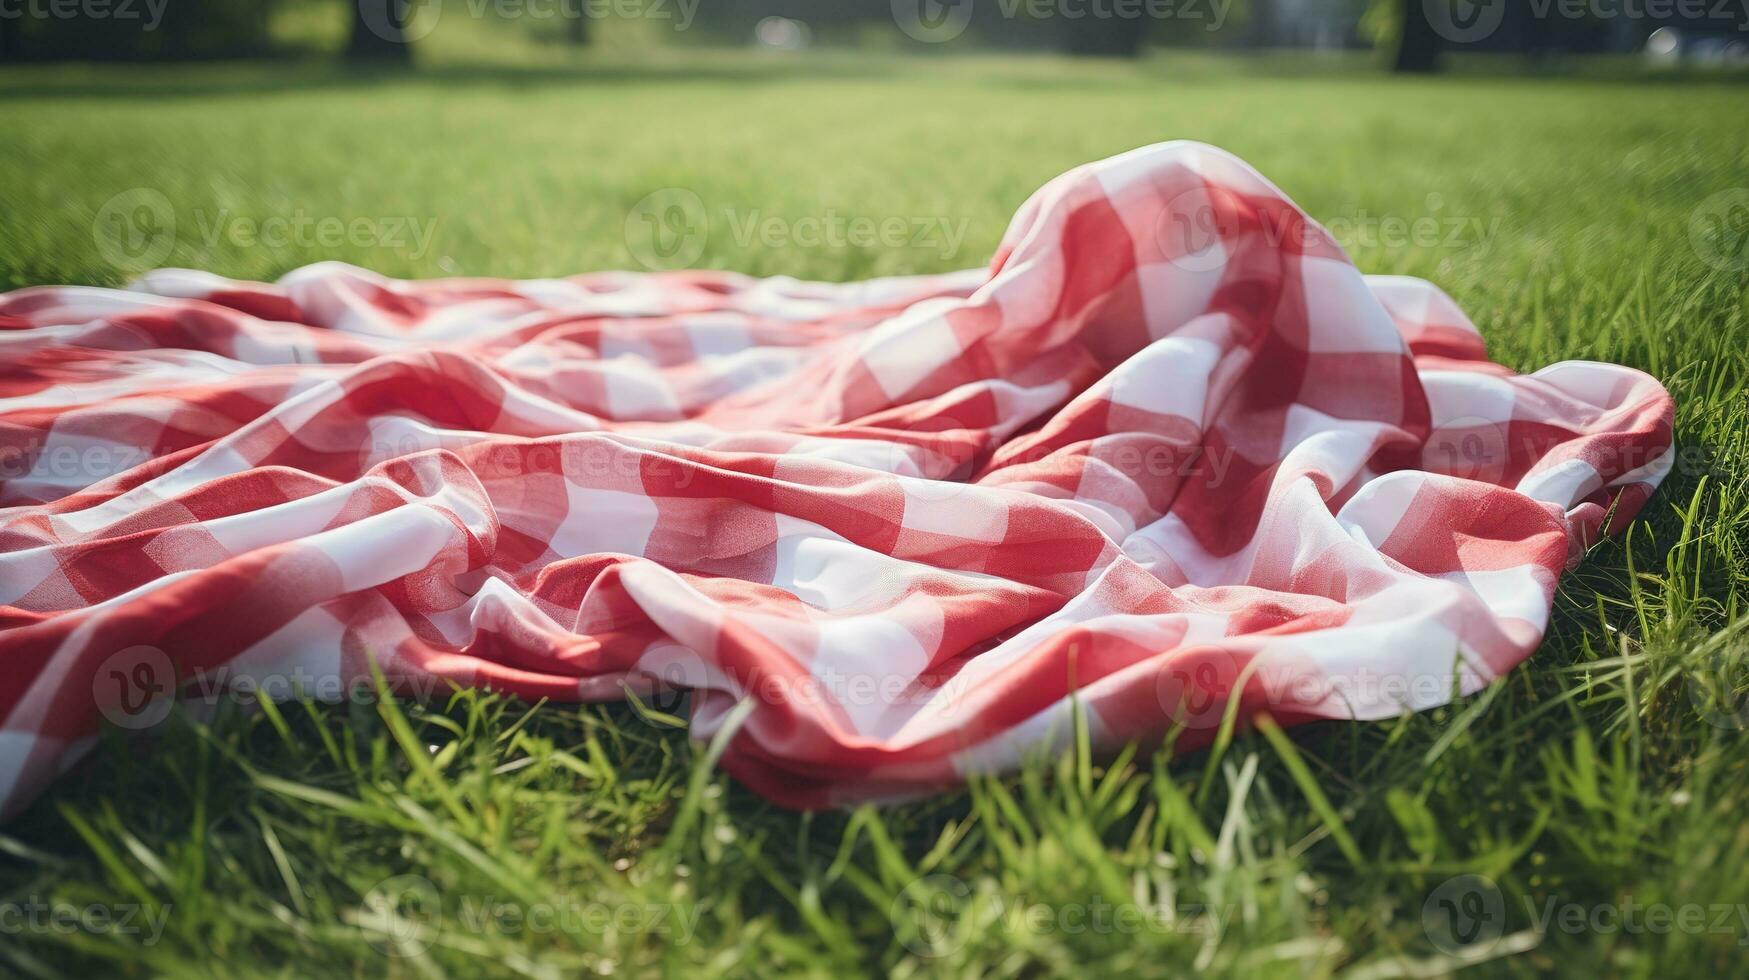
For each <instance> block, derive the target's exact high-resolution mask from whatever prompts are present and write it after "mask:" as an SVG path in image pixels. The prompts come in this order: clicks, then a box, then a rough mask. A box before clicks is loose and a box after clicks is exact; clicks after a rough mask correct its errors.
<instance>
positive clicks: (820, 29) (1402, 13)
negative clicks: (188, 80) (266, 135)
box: [0, 0, 1749, 71]
mask: <svg viewBox="0 0 1749 980" xmlns="http://www.w3.org/2000/svg"><path fill="white" fill-rule="evenodd" d="M1746 28H1749V3H1745V2H1744V0H1512V2H1508V0H358V2H357V3H348V2H347V0H0V61H7V62H28V61H56V60H125V61H158V60H189V59H227V58H239V57H333V58H344V59H349V60H352V61H364V62H377V63H384V62H386V63H395V62H402V63H414V62H421V61H438V62H441V61H443V60H445V59H454V58H469V57H489V56H491V55H493V54H494V53H495V54H498V55H505V54H506V53H507V52H508V51H510V50H512V49H520V51H521V52H522V53H524V54H526V53H527V52H529V51H531V50H538V49H542V48H544V49H547V52H546V53H547V54H549V55H553V54H562V53H564V52H565V51H566V50H567V49H569V50H572V51H581V50H587V49H591V48H593V49H607V50H622V51H636V50H647V49H651V48H657V47H677V48H718V49H722V48H751V49H764V50H770V51H782V50H792V51H793V50H800V49H805V48H810V47H822V48H829V49H848V48H861V49H882V50H892V49H906V48H908V49H912V50H917V51H930V52H932V53H937V54H951V53H963V52H969V51H980V50H982V51H1025V50H1031V51H1051V52H1060V53H1067V54H1081V55H1105V56H1118V57H1140V56H1146V55H1150V54H1155V53H1160V52H1170V51H1172V50H1174V49H1201V50H1205V51H1209V52H1219V53H1224V54H1233V55H1252V56H1255V55H1258V54H1267V53H1271V52H1312V53H1316V54H1318V55H1320V56H1324V57H1327V58H1335V59H1341V58H1350V59H1352V58H1357V57H1358V58H1376V59H1378V61H1379V62H1380V63H1381V64H1383V65H1386V66H1388V67H1391V68H1394V69H1396V70H1400V71H1434V70H1439V69H1441V68H1444V67H1449V66H1450V64H1451V63H1452V62H1454V61H1456V62H1461V61H1462V60H1464V59H1467V58H1478V57H1479V58H1485V59H1492V61H1493V62H1494V63H1495V64H1496V65H1498V63H1499V62H1501V61H1502V60H1503V59H1511V60H1514V61H1516V62H1517V63H1518V65H1520V66H1522V67H1524V68H1526V69H1541V70H1550V69H1552V68H1557V67H1560V66H1562V65H1563V64H1564V63H1570V62H1571V61H1572V60H1573V59H1578V58H1598V57H1602V58H1609V57H1612V56H1613V57H1614V58H1616V59H1618V60H1619V59H1622V58H1624V57H1637V58H1639V59H1640V60H1641V61H1642V62H1643V63H1644V66H1645V67H1646V68H1648V69H1658V68H1665V69H1669V68H1675V67H1686V68H1690V69H1695V68H1714V69H1729V68H1731V67H1734V66H1741V65H1743V64H1745V63H1746V62H1749V33H1745V30H1746Z"/></svg>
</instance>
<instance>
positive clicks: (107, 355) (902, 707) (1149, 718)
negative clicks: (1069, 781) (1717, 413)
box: [0, 143, 1672, 815]
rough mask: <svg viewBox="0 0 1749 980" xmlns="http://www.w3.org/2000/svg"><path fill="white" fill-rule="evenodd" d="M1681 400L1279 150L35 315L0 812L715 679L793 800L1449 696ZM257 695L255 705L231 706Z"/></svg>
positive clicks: (190, 283)
mask: <svg viewBox="0 0 1749 980" xmlns="http://www.w3.org/2000/svg"><path fill="white" fill-rule="evenodd" d="M1671 416H1672V405H1671V401H1670V398H1669V396H1668V395H1667V394H1666V392H1665V391H1664V389H1663V388H1662V386H1660V385H1659V384H1658V382H1656V381H1655V380H1653V379H1652V378H1650V377H1648V376H1647V375H1645V374H1642V373H1640V372H1638V371H1634V370H1631V369H1628V368H1623V367H1617V366H1613V365H1606V364H1596V363H1585V362H1563V363H1560V364H1556V365H1553V366H1551V367H1548V368H1545V369H1543V370H1541V371H1538V372H1536V373H1534V374H1529V375H1517V374H1514V373H1512V372H1511V371H1508V370H1507V369H1505V368H1503V367H1500V366H1499V365H1496V364H1493V363H1491V362H1490V361H1488V359H1487V357H1486V354H1485V352H1484V349H1483V345H1482V341H1481V338H1480V336H1479V334H1478V333H1477V331H1476V329H1475V328H1474V326H1473V325H1472V324H1471V323H1470V321H1469V320H1468V319H1467V318H1466V317H1465V316H1464V314H1463V312H1462V311H1461V310H1459V309H1458V307H1457V306H1456V304H1454V303H1453V302H1452V300H1451V299H1450V298H1449V297H1447V296H1446V295H1445V294H1444V293H1443V292H1441V291H1440V290H1439V289H1437V288H1436V287H1434V286H1432V285H1430V284H1428V283H1426V282H1423V281H1420V280H1416V279H1408V278H1403V277H1380V276H1363V275H1362V274H1361V273H1360V272H1359V271H1357V270H1356V269H1355V267H1354V266H1353V265H1352V263H1350V262H1349V260H1348V258H1347V257H1346V256H1345V255H1344V254H1343V252H1342V250H1341V249H1340V248H1339V247H1338V246H1337V245H1336V244H1335V242H1334V241H1332V240H1331V238H1330V237H1329V236H1328V235H1327V234H1326V233H1325V232H1324V231H1323V230H1322V229H1321V228H1319V227H1318V225H1317V224H1316V223H1315V222H1313V221H1311V220H1310V219H1309V218H1307V217H1306V216H1305V214H1304V213H1303V212H1301V211H1300V210H1299V209H1298V208H1296V207H1295V206H1294V205H1293V204H1292V203H1291V202H1290V201H1289V200H1288V199H1287V198H1286V196H1285V195H1283V194H1282V193H1281V192H1280V191H1279V190H1278V189H1276V188H1275V187H1274V186H1273V185H1271V184H1270V183H1269V182H1268V181H1266V180H1264V179H1263V178H1262V177H1261V176H1259V175H1258V174H1257V173H1256V172H1255V171H1254V170H1252V169H1251V168H1250V167H1248V166H1246V165H1245V164H1244V163H1242V162H1241V161H1239V160H1238V159H1236V158H1234V157H1232V156H1231V155H1228V154H1226V153H1223V152H1221V151H1219V150H1216V149H1213V148H1210V147H1207V146H1202V145H1198V144H1193V143H1168V144H1161V145H1157V146H1150V147H1145V148H1142V149H1139V150H1135V151H1133V152H1130V153H1126V154H1123V155H1121V156H1118V157H1114V158H1111V159H1109V160H1104V161H1100V162H1098V163H1093V164H1089V165H1087V166H1084V167H1080V168H1077V169H1075V170H1073V171H1070V172H1069V173H1066V174H1064V175H1062V176H1061V177H1058V178H1057V179H1055V180H1053V181H1051V182H1050V183H1048V184H1047V185H1045V186H1044V187H1043V188H1042V189H1040V190H1039V191H1038V192H1037V193H1035V194H1034V195H1033V196H1032V197H1031V198H1030V199H1029V200H1028V201H1027V202H1026V203H1025V204H1024V205H1023V206H1022V207H1021V209H1020V211H1019V212H1018V213H1017V215H1016V217H1015V218H1014V221H1013V223H1012V224H1011V225H1010V227H1009V229H1008V231H1007V233H1006V235H1005V237H1004V239H1003V242H1002V244H1001V246H1000V248H999V249H998V252H997V254H996V255H995V257H994V258H993V260H992V262H991V264H990V266H989V268H988V269H983V270H968V271H965V272H960V273H953V274H948V275H936V276H918V277H905V278H893V279H882V280H876V281H871V282H864V283H846V284H838V283H816V282H803V281H798V280H794V279H789V278H782V277H779V278H773V279H766V280H756V279H752V278H748V277H745V276H740V275H735V274H730V273H715V272H682V273H654V274H630V273H603V274H593V275H583V276H576V277H572V278H568V279H558V280H540V281H502V280H484V279H453V280H434V281H421V282H405V281H396V280H390V279H386V278H384V277H382V276H379V275H375V274H373V273H370V272H368V271H365V270H362V269H358V268H353V267H350V266H345V265H339V264H334V263H324V264H320V265H316V266H310V267H307V268H304V269H299V270H297V271H295V272H292V273H290V274H288V275H286V276H285V277H283V278H282V279H281V280H279V282H278V283H276V284H272V285H267V284H259V283H248V282H237V281H232V280H227V279H222V278H219V277H217V276H214V275H211V274H208V273H202V272H196V271H190V270H176V269H170V270H161V271H158V272H153V273H150V274H148V275H146V276H145V277H144V278H142V279H141V280H139V281H138V282H136V283H135V284H133V285H132V286H131V287H129V288H128V289H126V290H113V289H98V288H83V287H40V288H30V289H23V290H19V291H16V292H13V293H10V294H6V295H4V296H0V719H3V721H0V815H10V814H12V813H15V812H17V811H18V810H19V809H20V808H21V807H23V806H25V805H27V804H28V803H29V802H30V801H31V799H33V798H34V797H35V796H36V795H37V794H38V793H39V792H40V791H41V789H42V788H43V786H44V785H45V784H46V783H47V782H48V781H49V780H50V779H51V778H52V777H53V776H54V775H55V774H56V773H58V772H60V771H62V770H63V769H65V768H66V767H67V766H68V765H69V764H70V763H71V762H72V761H73V760H75V759H76V758H77V757H78V755H79V754H80V753H81V752H82V751H83V750H84V749H85V748H87V747H88V746H89V745H90V744H91V742H92V740H93V738H94V736H95V733H96V732H97V731H98V729H99V726H100V725H102V724H114V725H120V726H122V727H126V728H135V729H144V728H149V727H151V726H152V725H154V724H157V723H158V722H159V721H161V720H162V719H163V718H164V716H165V715H166V714H167V713H168V710H169V706H170V703H171V701H172V699H173V698H175V697H178V696H181V697H184V698H187V697H197V698H198V697H208V698H211V697H222V696H238V694H237V692H247V696H251V697H254V696H265V697H276V698H278V697H290V696H293V695H295V694H300V693H302V694H308V695H311V696H315V697H318V698H324V699H329V700H333V699H338V698H344V697H347V696H349V694H350V692H352V691H353V690H354V687H355V685H357V684H359V683H360V682H368V678H369V677H370V671H371V664H372V663H373V662H374V663H376V664H377V665H378V666H379V667H380V668H381V670H382V671H383V673H384V674H385V675H386V676H387V677H389V678H390V679H391V680H392V681H393V682H394V683H395V684H396V685H397V686H398V687H399V688H401V689H402V690H404V691H407V692H409V693H412V694H431V695H437V694H443V693H446V692H447V691H448V690H449V685H450V684H451V683H452V682H453V683H455V684H460V685H464V686H473V687H490V688H492V689H494V690H500V691H505V692H510V693H513V694H516V695H519V696H521V697H524V698H530V699H533V698H539V697H548V698H554V699H557V700H561V701H577V700H602V699H614V698H620V697H623V696H624V694H625V692H626V691H627V690H628V689H629V690H631V691H634V692H637V693H639V694H640V695H641V696H646V697H647V696H650V695H652V694H655V693H660V692H669V691H682V690H684V691H690V692H691V697H690V724H691V727H692V731H693V734H694V735H695V737H700V738H703V737H709V736H711V735H712V734H714V733H715V732H716V731H717V730H718V729H719V727H720V726H722V725H723V724H724V723H725V720H726V719H728V718H729V717H730V713H731V710H732V709H733V708H734V707H735V706H736V705H737V704H739V703H741V702H743V701H750V702H751V707H750V709H749V711H748V712H747V713H746V715H745V720H744V723H742V724H741V725H740V727H739V729H738V730H737V731H736V732H735V734H734V737H733V739H732V740H731V741H730V743H729V747H728V750H727V752H726V753H725V755H724V756H723V764H724V765H725V766H726V767H727V768H728V769H729V770H730V771H731V772H732V773H734V774H735V775H736V776H737V777H738V778H740V779H741V780H743V781H744V782H746V783H747V784H749V785H750V786H752V787H753V788H755V789H756V790H758V791H759V792H761V793H762V794H764V795H766V796H768V797H770V798H771V799H773V800H775V801H777V802H779V803H781V804H784V805H787V806H796V807H819V806H829V805H836V804H840V803H845V802H851V801H857V800H865V799H889V798H896V797H902V796H907V795H912V794H916V793H919V792H924V791H927V790H930V789H933V788H937V787H941V786H946V785H951V784H953V783H955V782H956V781H958V780H961V779H963V778H964V777H965V775H966V774H968V773H971V772H981V771H989V770H999V769H1002V768H1005V767H1010V766H1012V765H1014V764H1016V762H1017V761H1018V760H1020V759H1021V757H1022V756H1023V755H1024V754H1025V753H1027V752H1029V751H1034V750H1049V749H1050V748H1052V747H1053V746H1056V745H1058V744H1062V743H1066V741H1067V740H1068V739H1069V738H1071V737H1072V735H1073V729H1072V720H1071V719H1072V704H1073V703H1074V702H1076V701H1078V702H1079V704H1080V706H1081V708H1082V710H1083V714H1084V717H1085V719H1086V724H1087V725H1088V727H1089V729H1090V733H1091V736H1092V738H1093V740H1094V742H1095V744H1096V745H1098V746H1101V747H1107V748H1109V747H1112V746H1116V745H1119V744H1122V743H1125V742H1128V741H1133V740H1138V739H1157V738H1159V737H1161V736H1163V735H1164V734H1165V733H1167V732H1168V731H1169V730H1172V729H1174V728H1175V727H1176V728H1178V729H1180V730H1181V732H1182V737H1181V738H1180V739H1179V741H1178V743H1177V744H1178V745H1180V746H1192V745H1196V744H1198V743H1199V741H1202V740H1206V738H1207V737H1208V736H1209V735H1210V734H1212V732H1213V730H1214V728H1215V727H1216V726H1218V724H1219V723H1220V721H1221V716H1222V713H1223V711H1224V710H1225V709H1226V708H1227V706H1228V703H1229V701H1230V700H1231V701H1235V702H1236V703H1237V705H1238V710H1239V711H1240V713H1241V715H1242V716H1244V715H1249V714H1251V713H1253V712H1256V711H1260V710H1267V711H1268V712H1269V713H1270V714H1271V715H1273V716H1274V717H1275V718H1277V719H1278V720H1279V721H1281V722H1283V723H1286V724H1291V723H1294V722H1301V721H1306V720H1311V719H1318V718H1354V719H1368V718H1380V717H1386V716H1390V715H1394V714H1397V713H1399V712H1401V711H1404V710H1419V709H1424V708H1428V707H1431V706H1435V705H1439V704H1444V703H1446V702H1448V701H1449V700H1450V699H1451V698H1452V697H1453V696H1454V695H1456V694H1459V693H1469V692H1473V691H1475V690H1477V689H1479V688H1480V687H1481V686H1482V685H1484V684H1486V683H1487V682H1488V681H1490V680H1491V679H1493V678H1496V677H1498V676H1500V675H1501V674H1502V673H1503V672H1505V671H1507V670H1509V669H1510V668H1511V667H1513V666H1514V665H1515V664H1517V663H1519V662H1520V661H1522V660H1523V659H1524V658H1525V657H1527V656H1528V655H1529V654H1530V653H1531V651H1532V650H1533V649H1534V648H1535V647H1536V645H1537V643H1538V642H1539V640H1540V639H1541V636H1542V633H1543V630H1544V628H1545V626H1546V623H1547V618H1548V613H1549V609H1550V604H1551V601H1552V597H1553V593H1554V588H1555V585H1556V581H1557V577H1558V575H1559V574H1560V573H1561V572H1562V571H1563V569H1564V568H1566V567H1568V566H1569V565H1570V564H1571V563H1572V562H1574V561H1576V560H1577V559H1578V557H1579V556H1580V555H1581V553H1582V552H1583V550H1584V549H1585V548H1586V547H1587V545H1588V544H1590V543H1591V542H1592V541H1594V540H1595V539H1596V537H1597V536H1598V535H1599V534H1601V533H1606V532H1609V531H1613V530H1616V529H1619V528H1620V527H1622V526H1623V525H1624V523H1625V522H1626V521H1627V520H1628V519H1629V518H1631V517H1632V516H1633V514H1634V513H1635V512H1636V511H1637V510H1638V509H1639V507H1640V506H1641V505H1642V504H1643V503H1644V502H1645V500H1646V499H1647V497H1648V496H1649V495H1650V494H1651V492H1652V491H1653V489H1654V488H1655V487H1656V486H1657V484H1658V482H1659V480H1660V479H1661V478H1662V477H1663V475H1664V474H1665V473H1666V472H1667V470H1668V469H1669V466H1670V461H1671V458H1672V451H1671V443H1672V435H1671ZM225 692H231V693H230V694H226V693H225Z"/></svg>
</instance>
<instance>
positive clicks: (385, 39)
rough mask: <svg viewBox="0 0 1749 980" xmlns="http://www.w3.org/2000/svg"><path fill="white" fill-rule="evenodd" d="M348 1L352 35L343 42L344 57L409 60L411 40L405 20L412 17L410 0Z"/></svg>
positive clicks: (403, 61)
mask: <svg viewBox="0 0 1749 980" xmlns="http://www.w3.org/2000/svg"><path fill="white" fill-rule="evenodd" d="M350 2H351V3H352V37H351V40H349V41H348V42H347V45H346V57H347V60H349V61H370V62H376V63H379V64H402V65H405V64H411V63H412V61H413V44H412V42H411V41H410V40H408V38H407V22H408V21H410V20H412V17H413V3H412V2H411V0H350Z"/></svg>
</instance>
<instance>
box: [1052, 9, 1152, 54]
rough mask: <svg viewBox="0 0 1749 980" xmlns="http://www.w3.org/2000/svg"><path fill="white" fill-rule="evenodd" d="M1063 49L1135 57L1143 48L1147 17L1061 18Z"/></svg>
mask: <svg viewBox="0 0 1749 980" xmlns="http://www.w3.org/2000/svg"><path fill="white" fill-rule="evenodd" d="M1060 20H1061V21H1062V26H1061V27H1060V28H1059V30H1060V31H1061V32H1062V33H1061V40H1062V44H1063V50H1064V51H1067V52H1068V53H1069V54H1077V55H1116V56H1119V57H1124V58H1133V57H1135V56H1136V55H1137V54H1139V53H1140V52H1141V50H1142V35H1143V34H1144V33H1146V31H1147V27H1148V19H1147V18H1146V17H1094V16H1090V15H1088V16H1082V17H1078V18H1067V17H1065V18H1060Z"/></svg>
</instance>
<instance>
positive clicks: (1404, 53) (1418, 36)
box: [1396, 0, 1440, 72]
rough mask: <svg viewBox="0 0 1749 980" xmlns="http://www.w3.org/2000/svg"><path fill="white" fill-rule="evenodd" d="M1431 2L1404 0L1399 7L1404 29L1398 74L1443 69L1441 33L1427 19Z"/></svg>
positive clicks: (1397, 65) (1399, 50)
mask: <svg viewBox="0 0 1749 980" xmlns="http://www.w3.org/2000/svg"><path fill="white" fill-rule="evenodd" d="M1427 2H1428V0H1403V2H1402V5H1401V6H1400V7H1399V8H1398V9H1399V10H1400V11H1402V14H1403V30H1402V35H1401V37H1399V38H1398V40H1397V63H1396V70H1397V71H1400V72H1430V71H1438V70H1439V47H1440V45H1439V32H1438V31H1436V30H1434V27H1433V21H1431V20H1429V19H1428V17H1427Z"/></svg>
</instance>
